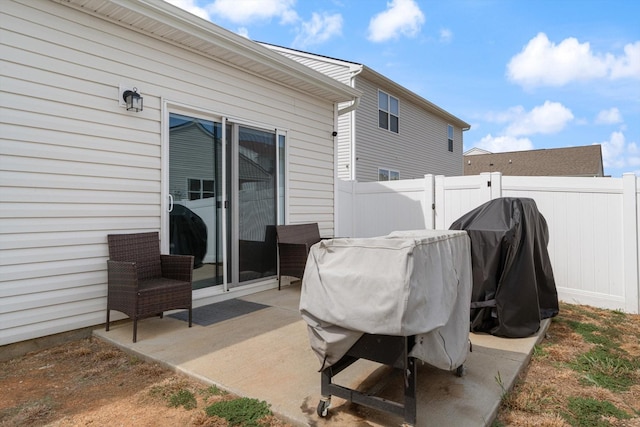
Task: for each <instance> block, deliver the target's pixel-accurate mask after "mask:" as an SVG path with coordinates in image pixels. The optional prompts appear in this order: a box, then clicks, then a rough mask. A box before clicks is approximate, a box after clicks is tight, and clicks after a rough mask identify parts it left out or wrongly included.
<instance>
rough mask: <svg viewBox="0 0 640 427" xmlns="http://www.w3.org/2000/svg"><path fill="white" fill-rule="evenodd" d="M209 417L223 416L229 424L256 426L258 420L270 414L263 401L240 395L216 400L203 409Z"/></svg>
mask: <svg viewBox="0 0 640 427" xmlns="http://www.w3.org/2000/svg"><path fill="white" fill-rule="evenodd" d="M205 412H206V413H207V415H208V416H210V417H214V416H215V417H220V418H224V419H225V420H227V421H228V422H229V425H230V426H243V427H258V426H260V425H262V424H261V423H260V421H261V420H262V419H263V418H265V417H267V416H269V415H272V414H271V410H270V409H269V405H268V404H267V403H266V402H264V401H259V400H257V399H249V398H246V397H241V398H239V399H234V400H223V401H220V402H216V403H214V404H212V405H210V406H208V407H207V408H206V409H205Z"/></svg>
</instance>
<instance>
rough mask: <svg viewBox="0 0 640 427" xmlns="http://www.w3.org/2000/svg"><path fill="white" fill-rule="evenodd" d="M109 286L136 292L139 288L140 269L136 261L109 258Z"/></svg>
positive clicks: (114, 288)
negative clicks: (137, 267)
mask: <svg viewBox="0 0 640 427" xmlns="http://www.w3.org/2000/svg"><path fill="white" fill-rule="evenodd" d="M107 275H108V283H109V288H110V289H113V290H118V291H130V292H135V291H136V290H137V288H138V271H137V269H136V263H135V262H129V261H112V260H107Z"/></svg>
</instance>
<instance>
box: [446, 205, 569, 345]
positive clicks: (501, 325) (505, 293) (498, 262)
mask: <svg viewBox="0 0 640 427" xmlns="http://www.w3.org/2000/svg"><path fill="white" fill-rule="evenodd" d="M450 228H451V229H452V230H465V231H466V232H467V233H469V237H470V238H471V263H472V271H473V286H472V292H471V318H470V320H471V332H487V333H490V334H492V335H497V336H502V337H508V338H522V337H528V336H530V335H532V334H534V333H536V331H537V330H538V329H539V328H540V322H541V321H542V320H543V319H547V318H549V317H554V316H556V315H557V314H558V310H559V308H558V293H557V291H556V282H555V279H554V276H553V269H552V267H551V261H550V259H549V253H548V251H547V245H548V242H549V231H548V228H547V222H546V220H545V218H544V216H543V215H542V214H541V213H540V211H538V207H537V205H536V202H535V201H534V200H533V199H529V198H516V197H503V198H499V199H494V200H491V201H489V202H487V203H485V204H483V205H481V206H478V207H477V208H475V209H473V210H471V211H470V212H467V213H466V214H465V215H463V216H462V217H460V218H458V219H457V220H456V221H454V222H453V224H452V225H451V227H450Z"/></svg>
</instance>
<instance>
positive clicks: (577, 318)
mask: <svg viewBox="0 0 640 427" xmlns="http://www.w3.org/2000/svg"><path fill="white" fill-rule="evenodd" d="M578 323H580V324H590V325H595V326H602V325H608V326H607V327H609V329H607V331H610V333H613V332H611V331H614V330H613V329H611V326H612V325H614V326H615V327H616V329H615V331H616V332H615V333H616V334H617V335H616V336H618V337H619V338H620V339H621V340H622V341H624V343H623V344H622V345H621V348H622V350H623V351H624V353H625V354H627V355H628V356H629V358H631V359H632V360H633V359H636V360H638V359H640V316H637V315H636V316H631V315H626V316H625V317H624V318H622V317H620V313H616V312H611V311H606V310H598V309H591V308H589V307H584V306H570V305H563V306H562V308H561V313H560V315H559V316H558V317H557V318H555V319H554V321H553V322H552V324H551V326H550V328H549V330H548V338H547V339H546V340H545V341H544V342H543V344H542V345H541V346H540V349H539V351H538V352H537V354H535V355H534V357H533V359H532V362H531V364H530V365H529V368H528V369H527V371H526V372H525V374H524V375H523V376H522V378H521V379H520V381H519V383H518V384H517V386H516V387H515V389H514V390H512V391H505V397H504V399H503V404H502V407H501V409H500V412H499V415H498V419H497V420H496V422H495V423H494V425H495V426H550V427H551V426H554V427H555V426H570V425H582V424H576V423H569V422H567V421H566V417H563V416H562V414H563V411H565V410H566V409H565V408H566V406H567V402H568V401H569V399H571V398H573V397H576V396H577V397H582V398H591V399H596V400H598V401H607V402H611V403H612V404H613V405H615V407H617V408H619V409H621V410H623V411H625V413H627V414H629V416H630V417H629V418H624V419H618V418H615V417H609V418H603V420H604V421H603V423H604V424H598V425H603V426H606V425H611V426H640V369H636V370H635V373H631V375H632V378H631V379H632V381H633V382H634V383H635V385H632V386H631V387H630V388H629V389H627V390H623V391H620V392H612V391H610V390H607V389H605V388H602V387H598V386H594V385H589V384H585V382H584V381H582V379H581V374H579V373H577V372H575V371H574V370H572V369H570V368H569V367H568V366H569V364H570V363H571V361H572V360H574V359H575V358H576V357H577V356H578V355H579V354H581V353H584V352H585V351H588V350H589V348H591V347H592V346H593V344H591V343H588V342H586V341H585V340H584V339H583V336H582V335H580V334H579V333H576V331H575V325H577V324H578ZM572 325H573V326H572ZM636 366H640V365H636ZM614 368H615V367H614ZM210 389H211V388H210V387H208V386H206V385H204V384H202V383H200V382H197V381H195V380H191V379H188V378H187V377H185V376H182V375H179V374H176V373H174V372H172V371H169V370H167V369H164V368H162V367H161V366H159V365H157V364H153V363H147V362H143V361H141V360H139V359H136V358H135V357H133V356H129V355H127V354H126V353H124V352H123V351H121V350H119V349H116V348H114V347H112V346H111V345H109V344H106V343H104V342H102V341H100V340H98V339H95V338H90V339H83V340H78V341H73V342H69V343H65V344H61V345H59V346H57V347H53V348H50V349H47V350H42V351H38V352H34V353H30V354H27V355H25V356H23V357H19V358H15V359H12V360H9V361H6V362H1V363H0V396H2V398H1V399H0V426H41V425H50V426H104V425H109V426H149V427H151V426H153V427H156V426H160V427H161V426H220V427H222V426H227V425H228V424H227V421H226V420H224V419H221V418H217V417H209V416H207V415H206V413H205V410H204V409H205V408H206V407H207V406H208V405H210V404H212V403H213V402H215V401H219V400H221V399H227V400H231V399H235V398H236V396H232V395H219V394H214V393H211V392H210ZM181 390H182V391H184V390H188V391H190V392H191V393H192V394H193V396H195V397H196V400H197V406H196V407H195V408H191V409H186V408H185V407H183V406H177V407H172V406H170V396H172V395H175V394H176V393H177V392H179V391H181ZM264 421H265V423H264V424H263V425H265V426H278V427H285V426H287V424H285V423H284V422H282V421H281V420H278V419H277V418H275V417H269V418H268V419H266V420H264Z"/></svg>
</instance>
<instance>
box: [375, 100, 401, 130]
mask: <svg viewBox="0 0 640 427" xmlns="http://www.w3.org/2000/svg"><path fill="white" fill-rule="evenodd" d="M399 114H400V103H399V101H398V98H394V97H393V96H391V95H389V94H387V93H384V92H383V91H381V90H380V91H378V127H380V128H382V129H386V130H388V131H391V132H395V133H398V117H399Z"/></svg>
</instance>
